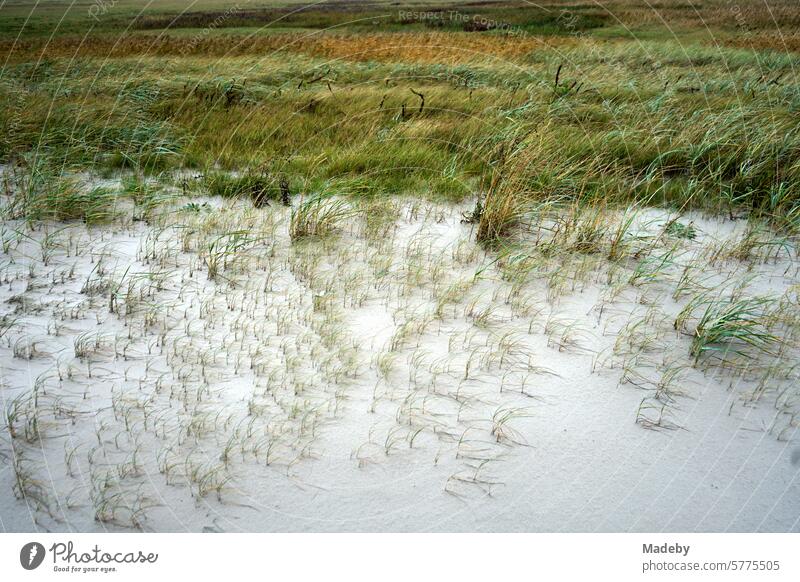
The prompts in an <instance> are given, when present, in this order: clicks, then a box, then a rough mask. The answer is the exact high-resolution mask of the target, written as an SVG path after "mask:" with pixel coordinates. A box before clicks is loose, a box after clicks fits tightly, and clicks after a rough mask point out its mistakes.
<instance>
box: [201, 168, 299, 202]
mask: <svg viewBox="0 0 800 582" xmlns="http://www.w3.org/2000/svg"><path fill="white" fill-rule="evenodd" d="M203 182H204V186H205V188H206V189H207V190H208V193H209V194H211V195H212V196H221V197H223V198H236V197H248V198H250V199H251V200H252V201H253V204H255V205H256V206H266V205H267V204H269V202H270V201H279V200H282V201H283V202H284V203H286V202H287V201H288V198H287V197H288V191H289V186H288V181H287V180H286V178H278V177H276V176H273V175H271V174H269V173H255V172H247V173H245V174H241V175H235V174H231V173H226V172H212V173H209V174H206V175H205V176H204V179H203Z"/></svg>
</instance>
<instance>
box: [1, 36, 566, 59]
mask: <svg viewBox="0 0 800 582" xmlns="http://www.w3.org/2000/svg"><path fill="white" fill-rule="evenodd" d="M578 42H580V41H579V39H575V38H569V37H532V36H531V37H515V38H514V39H513V40H511V39H509V38H507V37H504V36H493V35H478V34H471V33H440V32H415V33H402V34H383V33H381V34H329V33H317V32H315V33H282V34H269V35H260V36H253V37H249V36H245V35H242V36H230V35H224V36H216V37H209V38H205V39H203V40H202V41H200V42H195V43H191V44H188V43H187V42H186V39H185V38H184V37H182V36H180V35H161V36H154V35H150V34H135V35H130V36H122V37H112V36H94V37H89V38H85V39H84V38H81V37H61V38H57V39H54V40H52V41H50V42H49V43H48V42H46V41H45V40H43V39H27V40H22V41H20V42H18V43H17V45H16V46H15V47H14V44H13V41H10V40H6V41H3V42H0V54H8V52H9V51H11V49H12V47H13V48H14V53H13V55H12V60H24V59H26V58H30V57H31V56H33V55H35V56H36V57H39V56H42V57H51V58H55V57H73V56H74V57H113V58H120V57H128V56H134V55H136V56H138V55H142V54H149V55H151V56H198V55H199V56H216V57H222V56H237V55H264V54H269V53H274V52H277V51H287V52H292V53H301V54H306V55H309V56H312V57H320V58H326V59H341V60H346V61H382V62H418V63H443V64H457V63H466V62H475V61H483V60H485V59H486V58H487V57H489V58H497V59H501V60H510V61H513V60H516V59H520V58H522V57H524V56H526V55H528V54H529V53H531V52H532V51H534V50H541V49H543V48H553V47H565V46H573V45H575V44H577V43H578Z"/></svg>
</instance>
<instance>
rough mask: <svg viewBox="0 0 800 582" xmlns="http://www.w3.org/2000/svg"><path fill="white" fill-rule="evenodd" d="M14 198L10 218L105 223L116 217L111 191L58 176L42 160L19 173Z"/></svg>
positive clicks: (8, 213)
mask: <svg viewBox="0 0 800 582" xmlns="http://www.w3.org/2000/svg"><path fill="white" fill-rule="evenodd" d="M11 188H12V191H11V194H12V199H11V202H10V203H9V205H8V206H7V207H6V209H5V211H6V214H7V216H8V217H9V218H24V219H26V220H84V221H85V222H86V223H87V224H94V223H99V222H104V221H107V220H109V219H111V218H112V217H113V216H114V214H115V208H114V207H115V203H116V200H117V196H116V194H115V193H114V192H113V191H112V190H110V189H109V188H104V187H99V186H94V187H89V186H87V185H86V184H82V183H81V182H80V181H79V180H77V179H75V178H72V177H68V176H65V175H62V174H60V173H56V172H55V171H54V170H53V169H52V168H50V167H49V166H48V165H47V164H46V163H45V162H43V161H35V160H34V161H32V162H30V163H28V164H26V165H25V166H23V168H22V169H21V170H20V171H19V172H18V173H17V175H16V176H15V179H14V183H13V185H12V187H11Z"/></svg>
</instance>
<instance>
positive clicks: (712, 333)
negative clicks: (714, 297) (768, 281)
mask: <svg viewBox="0 0 800 582" xmlns="http://www.w3.org/2000/svg"><path fill="white" fill-rule="evenodd" d="M774 303H775V301H774V300H773V299H771V298H769V297H753V298H745V299H726V300H721V301H711V302H710V303H709V304H708V305H707V306H706V309H705V311H704V313H703V315H702V316H701V318H700V321H699V322H698V324H697V327H696V328H695V331H694V338H693V339H692V345H691V348H690V353H691V355H692V356H694V358H695V359H698V358H699V357H700V356H701V355H702V354H705V353H708V352H723V353H727V352H729V351H731V350H733V351H734V352H735V353H739V354H744V353H745V352H744V351H743V349H742V348H743V347H745V346H749V347H751V348H754V349H756V350H758V351H762V352H769V351H770V350H771V348H772V346H773V345H775V344H777V343H779V342H780V338H779V337H777V336H775V335H773V334H772V333H771V332H770V331H769V329H768V327H767V324H768V314H769V311H770V308H772V307H773V305H774Z"/></svg>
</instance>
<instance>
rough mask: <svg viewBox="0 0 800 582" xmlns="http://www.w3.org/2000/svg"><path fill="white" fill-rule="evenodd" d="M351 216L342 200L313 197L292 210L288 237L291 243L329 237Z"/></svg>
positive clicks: (347, 206) (351, 211) (349, 210)
mask: <svg viewBox="0 0 800 582" xmlns="http://www.w3.org/2000/svg"><path fill="white" fill-rule="evenodd" d="M353 214H354V211H353V209H352V208H351V207H350V205H349V204H347V203H346V202H345V201H344V200H337V199H333V198H327V197H324V196H314V197H312V198H309V199H308V200H305V201H303V202H302V203H301V204H300V205H299V206H297V207H296V208H294V209H292V217H291V219H290V221H289V236H290V237H291V239H292V241H297V240H300V239H304V238H308V237H322V236H327V235H330V234H332V233H334V232H336V230H337V228H338V227H339V225H340V224H341V222H342V221H344V220H347V219H348V218H350V217H352V216H353Z"/></svg>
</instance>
